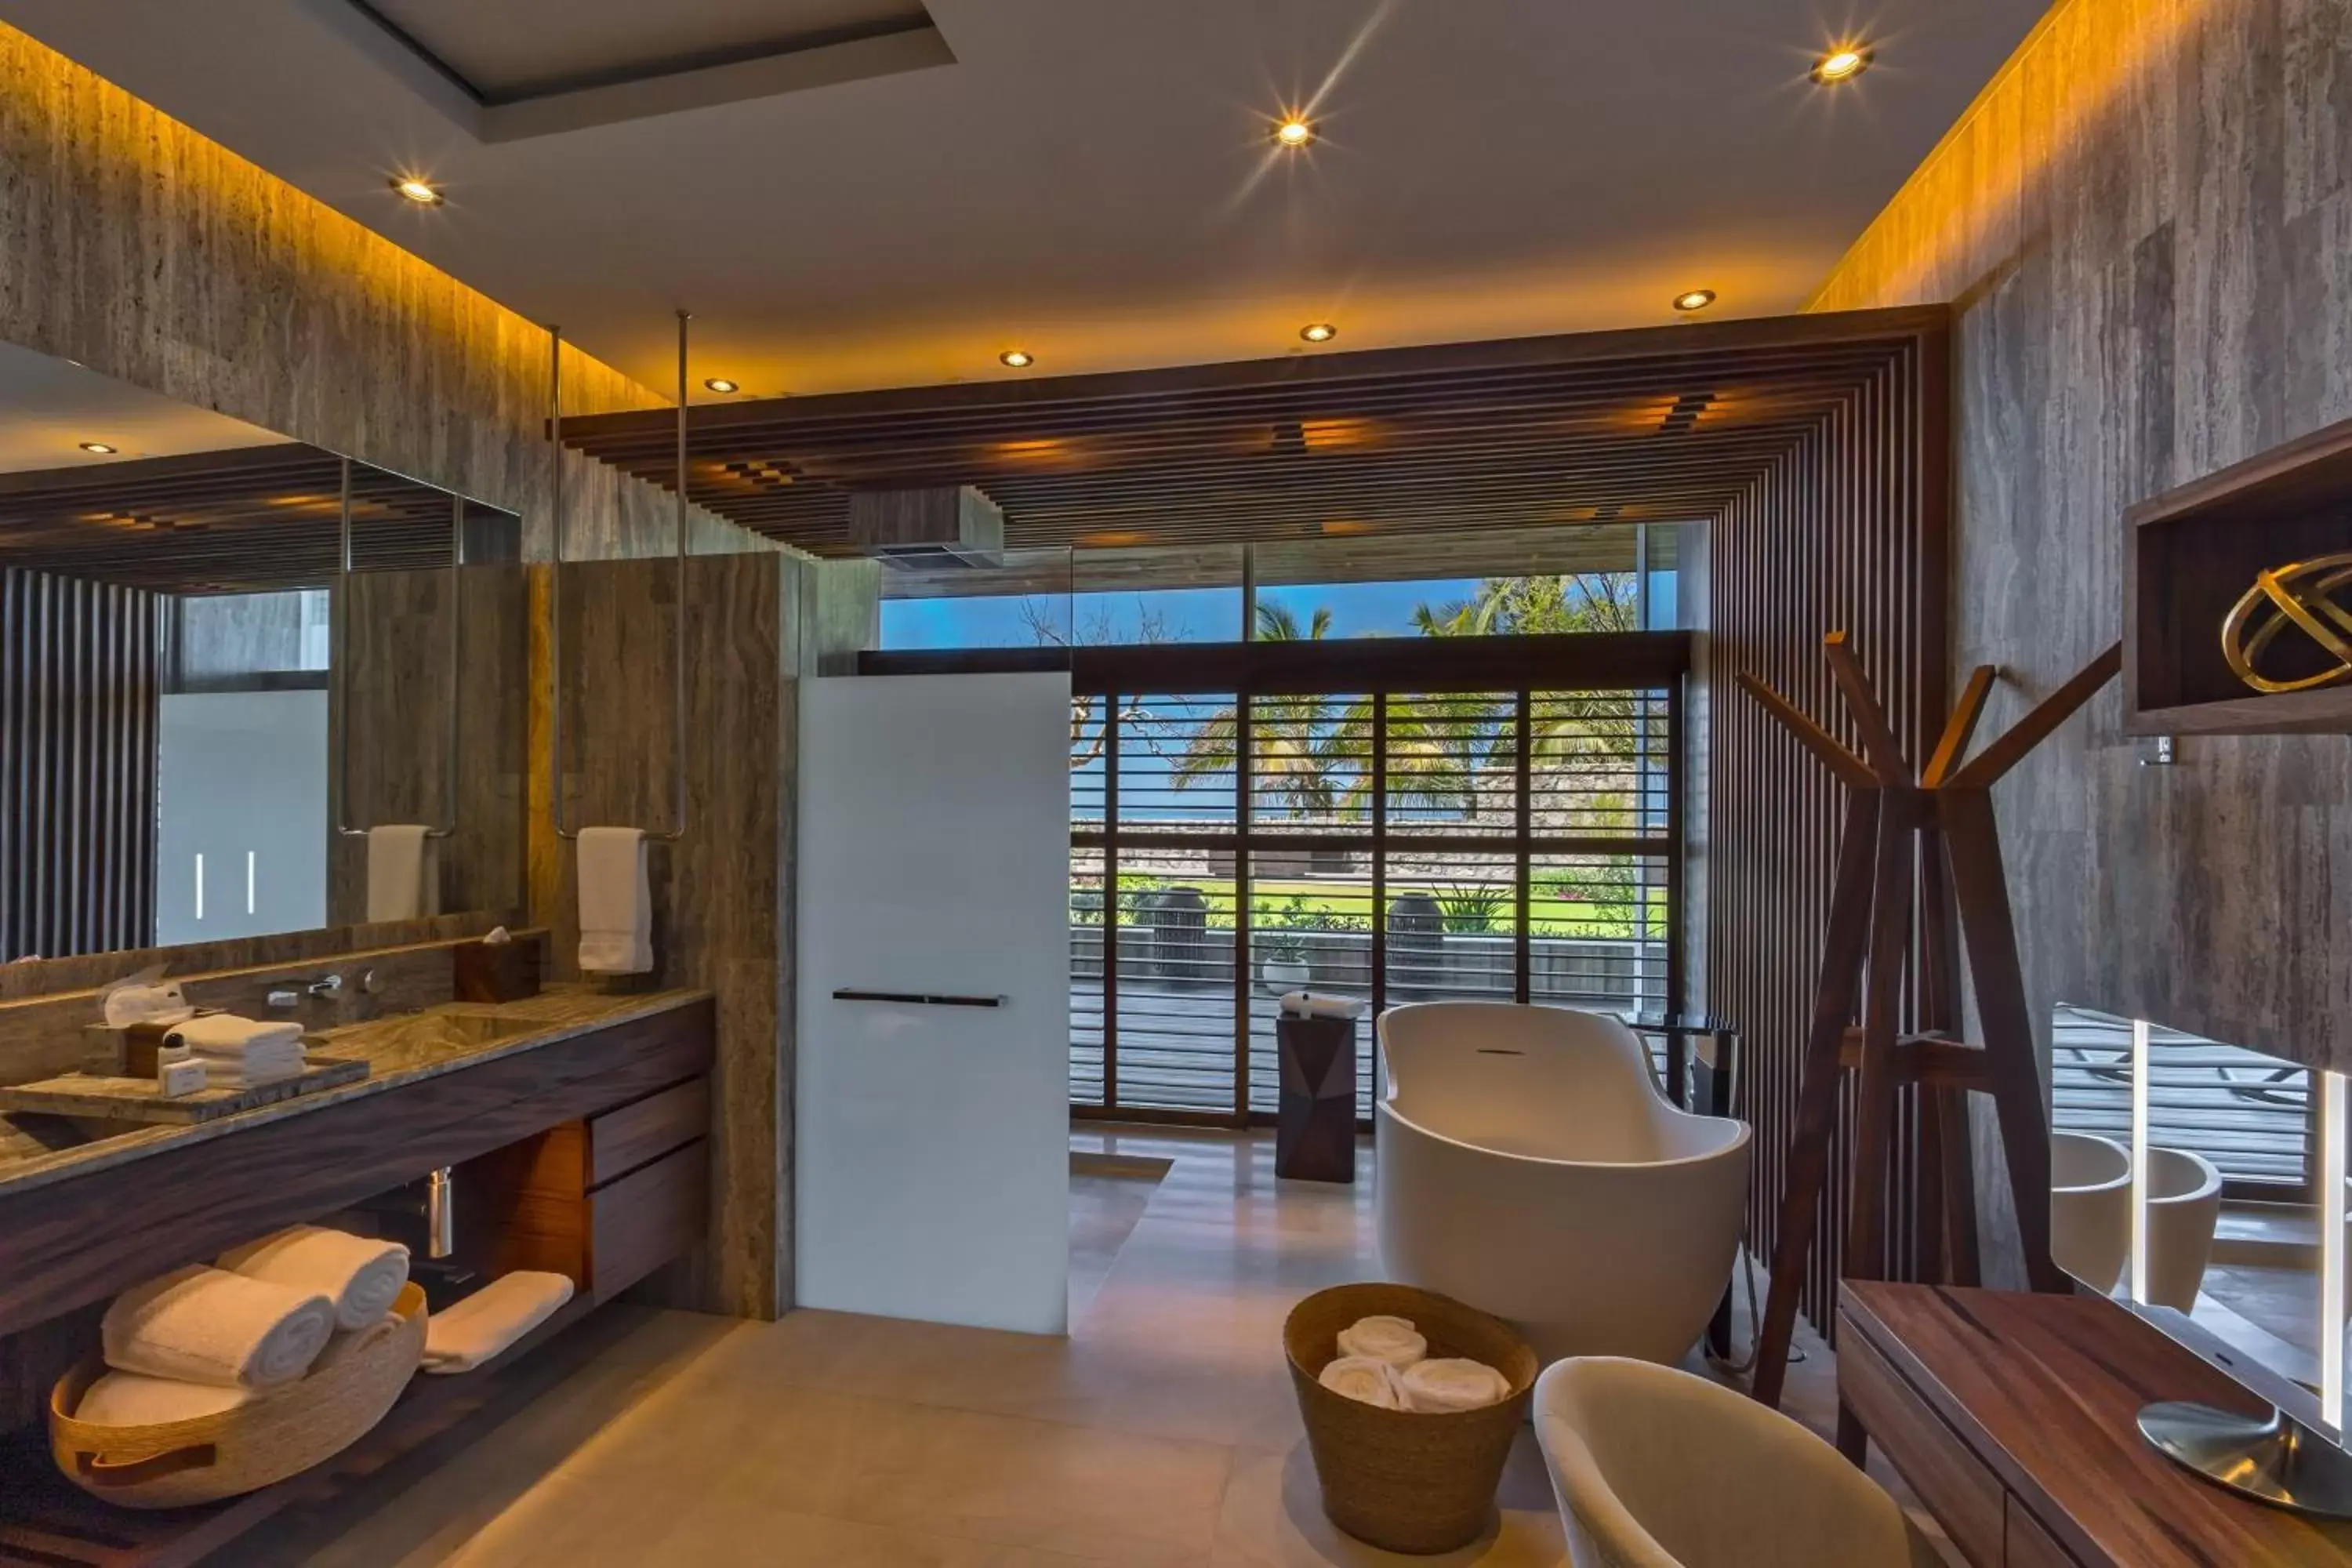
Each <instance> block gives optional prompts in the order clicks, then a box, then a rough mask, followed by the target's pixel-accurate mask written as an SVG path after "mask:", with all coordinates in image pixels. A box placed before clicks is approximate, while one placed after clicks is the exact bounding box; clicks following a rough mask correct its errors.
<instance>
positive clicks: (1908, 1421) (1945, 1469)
mask: <svg viewBox="0 0 2352 1568" xmlns="http://www.w3.org/2000/svg"><path fill="white" fill-rule="evenodd" d="M1837 1387H1838V1398H1839V1400H1840V1401H1842V1402H1843V1404H1844V1405H1846V1407H1847V1408H1848V1409H1850V1410H1852V1411H1853V1414H1854V1415H1855V1416H1856V1417H1858V1418H1859V1419H1860V1420H1861V1422H1862V1425H1863V1429H1864V1431H1866V1432H1868V1433H1869V1434H1870V1440H1871V1441H1872V1442H1874V1443H1875V1444H1877V1445H1878V1447H1879V1448H1880V1450H1881V1451H1882V1452H1884V1453H1885V1456H1886V1459H1887V1462H1888V1463H1889V1464H1891V1465H1893V1466H1894V1467H1895V1468H1896V1469H1897V1470H1899V1471H1901V1472H1902V1475H1903V1479H1905V1480H1906V1481H1907V1482H1909V1483H1910V1487H1911V1489H1912V1490H1913V1491H1915V1492H1916V1493H1918V1494H1919V1500H1920V1501H1921V1502H1923V1503H1925V1504H1926V1505H1927V1511H1928V1512H1930V1513H1932V1514H1934V1515H1935V1516H1936V1518H1937V1521H1938V1522H1940V1523H1941V1524H1942V1525H1943V1527H1944V1531H1945V1533H1946V1534H1948V1535H1949V1536H1950V1537H1951V1538H1952V1542H1953V1544H1955V1545H1957V1546H1958V1548H1959V1549H1960V1551H1961V1552H1964V1553H1966V1554H1967V1557H1968V1560H1969V1562H1970V1563H1975V1564H1977V1568H2000V1563H2003V1562H2004V1561H2005V1559H2006V1556H2007V1544H2006V1543H2007V1538H2008V1534H2009V1519H2008V1512H2009V1509H2008V1503H2009V1492H2008V1489H2006V1488H2005V1487H2003V1486H2002V1485H2001V1484H2000V1478H1998V1477H1996V1476H1995V1475H1994V1474H1993V1473H1992V1471H1990V1469H1987V1468H1985V1467H1984V1466H1983V1465H1982V1464H1981V1463H1979V1461H1978V1459H1977V1457H1976V1456H1975V1455H1974V1454H1972V1453H1970V1452H1969V1448H1968V1446H1967V1445H1966V1444H1964V1443H1962V1442H1961V1441H1960V1437H1959V1434H1958V1433H1957V1432H1954V1431H1953V1430H1952V1429H1951V1427H1950V1426H1948V1425H1947V1424H1946V1423H1945V1421H1944V1418H1943V1417H1942V1416H1941V1415H1937V1414H1936V1412H1935V1411H1934V1410H1933V1409H1931V1408H1929V1407H1928V1405H1927V1401H1925V1400H1924V1399H1922V1398H1921V1397H1920V1396H1919V1394H1918V1393H1917V1392H1916V1390H1914V1389H1913V1388H1912V1386H1911V1385H1910V1384H1909V1383H1908V1382H1906V1380H1905V1379H1904V1377H1903V1375H1902V1374H1901V1373H1898V1372H1896V1371H1895V1368H1894V1367H1893V1366H1891V1365H1889V1364H1888V1363H1887V1361H1886V1359H1885V1357H1884V1356H1882V1355H1881V1354H1879V1352H1877V1350H1876V1349H1875V1348H1874V1347H1873V1346H1872V1344H1871V1343H1870V1341H1869V1339H1868V1337H1867V1336H1865V1335H1864V1333H1863V1332H1862V1331H1861V1330H1859V1329H1857V1328H1855V1327H1854V1326H1853V1322H1852V1321H1851V1320H1849V1321H1845V1322H1844V1323H1843V1324H1842V1325H1841V1332H1840V1333H1839V1335H1838V1347H1837Z"/></svg>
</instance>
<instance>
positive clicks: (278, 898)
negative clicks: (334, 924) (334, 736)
mask: <svg viewBox="0 0 2352 1568" xmlns="http://www.w3.org/2000/svg"><path fill="white" fill-rule="evenodd" d="M330 597H331V595H329V594H328V592H327V591H326V590H325V589H323V588H300V589H287V590H281V591H275V592H269V593H257V594H205V595H184V596H182V597H181V598H180V599H179V601H178V603H177V609H176V615H175V620H176V623H177V625H176V629H175V633H174V636H173V675H172V679H171V688H172V689H170V690H167V691H166V692H165V693H164V694H163V698H162V700H161V702H160V711H159V713H158V731H157V734H158V750H159V756H158V777H157V795H158V811H157V821H156V828H157V834H156V888H155V940H156V942H158V943H159V944H163V945H171V944H173V943H177V942H206V941H216V940H219V939H221V938H225V937H240V936H258V935H263V934H266V933H268V932H272V931H302V930H307V929H309V928H310V927H313V926H320V925H324V924H326V923H327V864H326V854H327V851H326V840H327V740H328V730H327V712H328V698H327V681H326V671H327V668H328V665H329V659H330V651H331V646H332V644H331V637H330V626H331V623H330V609H329V601H330Z"/></svg>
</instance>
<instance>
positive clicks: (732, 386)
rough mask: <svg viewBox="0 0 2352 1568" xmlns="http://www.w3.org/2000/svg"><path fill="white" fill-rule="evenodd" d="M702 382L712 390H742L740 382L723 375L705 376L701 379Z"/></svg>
mask: <svg viewBox="0 0 2352 1568" xmlns="http://www.w3.org/2000/svg"><path fill="white" fill-rule="evenodd" d="M702 384H703V385H704V386H706V387H709V389H710V390H711V391H713V392H740V391H742V390H743V388H742V384H740V383H739V382H732V381H730V380H728V379H727V378H726V377H725V376H723V375H713V376H706V377H705V378H704V379H703V383H702Z"/></svg>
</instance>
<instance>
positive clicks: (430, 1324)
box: [425, 1270, 572, 1373]
mask: <svg viewBox="0 0 2352 1568" xmlns="http://www.w3.org/2000/svg"><path fill="white" fill-rule="evenodd" d="M569 1300H572V1281H571V1280H569V1279H565V1278H564V1277H563V1276H562V1275H561V1274H541V1273H536V1272H532V1271H530V1270H518V1271H517V1272H515V1273H512V1274H501V1275H499V1277H498V1278H497V1279H493V1280H491V1281H490V1282H489V1283H488V1285H485V1286H483V1287H482V1288H481V1289H478V1290H477V1291H475V1292H474V1293H473V1294H472V1295H470V1296H468V1297H467V1298H466V1299H465V1300H462V1301H460V1302H458V1303H457V1305H456V1306H454V1307H452V1308H450V1309H449V1310H447V1311H446V1312H436V1313H434V1314H433V1316H432V1317H431V1318H429V1319H428V1320H426V1321H425V1371H427V1372H440V1373H451V1372H471V1371H473V1370H474V1369H475V1368H476V1367H478V1366H479V1365H481V1364H482V1363H484V1362H486V1361H488V1360H490V1359H491V1358H492V1357H494V1356H496V1355H497V1354H499V1352H501V1351H503V1350H505V1349H506V1348H507V1347H508V1346H509V1345H510V1344H512V1343H514V1342H515V1341H517V1340H519V1339H520V1338H522V1337H523V1335H525V1334H527V1333H529V1332H530V1331H531V1330H533V1329H535V1328H537V1327H539V1325H540V1324H541V1323H543V1322H545V1321H547V1320H548V1318H549V1317H550V1316H551V1315H552V1314H553V1313H554V1311H555V1310H556V1309H557V1308H558V1307H561V1306H562V1305H563V1303H564V1302H566V1301H569Z"/></svg>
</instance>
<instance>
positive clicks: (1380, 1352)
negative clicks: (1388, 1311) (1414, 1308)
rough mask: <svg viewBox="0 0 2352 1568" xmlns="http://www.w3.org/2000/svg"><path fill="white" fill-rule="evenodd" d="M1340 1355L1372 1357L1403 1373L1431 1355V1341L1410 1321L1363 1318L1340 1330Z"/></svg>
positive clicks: (1405, 1319) (1408, 1319)
mask: <svg viewBox="0 0 2352 1568" xmlns="http://www.w3.org/2000/svg"><path fill="white" fill-rule="evenodd" d="M1339 1353H1340V1354H1341V1355H1343V1356H1347V1355H1357V1356H1370V1357H1371V1358H1372V1359H1373V1360H1374V1361H1384V1362H1386V1363H1389V1364H1390V1365H1391V1366H1392V1367H1394V1368H1396V1369H1397V1370H1398V1371H1399V1372H1402V1371H1403V1370H1404V1369H1405V1368H1406V1367H1409V1366H1411V1365H1412V1363H1415V1362H1417V1361H1419V1360H1420V1359H1421V1358H1422V1357H1423V1356H1425V1355H1427V1354H1428V1353H1429V1342H1428V1341H1427V1340H1425V1339H1423V1338H1422V1337H1421V1335H1420V1333H1419V1332H1418V1331H1415V1330H1414V1328H1413V1326H1412V1320H1411V1319H1410V1318H1390V1317H1370V1318H1359V1319H1357V1320H1356V1321H1355V1323H1354V1324H1353V1325H1352V1326H1350V1327H1349V1328H1344V1329H1341V1330H1340V1331H1339Z"/></svg>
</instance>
